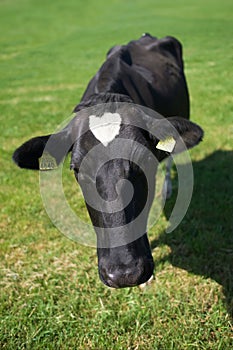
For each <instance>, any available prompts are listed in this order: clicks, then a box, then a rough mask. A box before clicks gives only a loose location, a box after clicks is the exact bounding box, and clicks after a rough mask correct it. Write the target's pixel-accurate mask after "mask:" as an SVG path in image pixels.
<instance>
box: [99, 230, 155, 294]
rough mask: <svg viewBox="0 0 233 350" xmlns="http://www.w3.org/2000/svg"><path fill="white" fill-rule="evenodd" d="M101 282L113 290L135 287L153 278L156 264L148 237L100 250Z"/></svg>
mask: <svg viewBox="0 0 233 350" xmlns="http://www.w3.org/2000/svg"><path fill="white" fill-rule="evenodd" d="M97 252H98V259H99V261H98V266H99V276H100V279H101V281H102V282H103V283H104V284H105V285H107V286H108V287H112V288H125V287H134V286H138V285H140V284H143V283H146V282H147V281H148V280H149V279H150V278H151V276H152V274H153V270H154V262H153V258H152V255H151V251H150V246H149V242H148V239H147V236H146V235H144V236H143V237H141V238H139V239H138V240H136V241H134V242H132V243H130V244H127V245H125V246H121V247H116V248H98V250H97Z"/></svg>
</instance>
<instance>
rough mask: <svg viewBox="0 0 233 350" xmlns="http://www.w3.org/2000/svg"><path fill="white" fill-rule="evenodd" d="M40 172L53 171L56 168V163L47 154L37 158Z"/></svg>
mask: <svg viewBox="0 0 233 350" xmlns="http://www.w3.org/2000/svg"><path fill="white" fill-rule="evenodd" d="M39 165H40V170H42V171H44V170H53V169H56V168H57V162H56V159H55V158H54V157H52V156H51V154H49V153H48V152H44V153H43V154H42V156H41V157H40V158H39Z"/></svg>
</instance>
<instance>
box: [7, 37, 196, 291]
mask: <svg viewBox="0 0 233 350" xmlns="http://www.w3.org/2000/svg"><path fill="white" fill-rule="evenodd" d="M137 105H141V106H146V107H149V108H151V109H153V110H154V111H157V112H159V113H160V114H162V115H163V116H164V117H166V118H167V119H165V120H164V119H159V120H157V119H156V120H153V118H152V120H151V118H149V119H148V116H147V115H146V112H145V111H144V110H143V109H141V108H140V107H138V106H137ZM98 106H100V107H98ZM74 112H75V113H76V116H75V117H74V119H73V120H72V121H71V122H70V123H69V124H68V125H67V127H65V128H64V129H63V130H62V131H61V132H60V133H58V134H55V135H52V142H50V144H51V146H49V148H48V146H46V144H49V142H48V143H47V141H48V140H51V135H48V136H42V137H37V138H33V139H31V140H29V141H27V142H26V143H25V144H23V145H22V146H21V147H19V148H18V149H17V150H16V151H15V153H14V155H13V159H14V161H15V162H16V163H17V164H18V165H19V166H20V167H25V168H31V169H39V158H40V157H41V156H42V154H43V151H44V149H45V148H46V147H47V149H46V151H47V152H49V153H50V155H51V156H52V157H54V158H55V159H56V161H57V162H58V163H59V162H60V161H61V159H62V158H63V157H64V156H65V155H66V153H68V152H69V151H71V152H72V155H71V168H72V169H73V170H74V173H75V177H76V179H77V182H78V183H79V184H80V186H81V189H82V191H83V194H84V198H85V201H86V205H87V209H88V212H89V214H90V217H91V220H92V223H93V226H94V228H95V231H96V234H97V254H98V267H99V275H100V278H101V280H102V281H103V282H104V283H105V284H106V285H108V286H110V287H115V288H118V287H127V286H135V285H139V284H141V283H144V282H146V281H147V280H148V279H149V278H150V277H151V275H152V273H153V268H154V263H153V258H152V255H151V251H150V246H149V242H148V238H147V232H146V226H147V219H148V215H149V210H150V207H151V204H152V201H153V197H154V191H155V174H156V170H157V164H158V162H160V161H161V160H162V159H164V158H165V157H167V156H168V155H169V154H170V153H176V152H179V151H181V150H182V146H181V143H180V141H179V138H182V139H183V141H182V142H183V144H185V146H186V147H187V148H190V147H193V146H195V145H196V144H198V142H199V141H200V140H201V138H202V136H203V132H202V129H201V128H200V127H199V126H198V125H196V124H194V123H191V122H190V121H188V117H189V97H188V90H187V84H186V80H185V77H184V72H183V61H182V51H181V45H180V43H179V42H178V41H177V40H176V39H174V38H171V37H167V38H164V39H161V40H158V39H156V38H154V37H152V36H150V35H149V34H146V35H143V36H142V37H141V38H140V39H138V40H136V41H131V42H130V43H129V44H127V45H125V46H115V47H113V48H112V49H111V50H110V51H109V52H108V54H107V59H106V61H105V62H104V64H103V65H102V67H101V68H100V70H99V71H98V72H97V74H96V75H95V76H94V78H93V79H92V80H91V81H90V83H89V85H88V87H87V89H86V91H85V93H84V95H83V97H82V99H81V102H80V103H79V104H78V105H77V106H76V107H75V109H74ZM176 115H178V116H179V117H172V116H176ZM148 120H149V121H148ZM165 121H166V122H165ZM150 130H151V131H152V130H156V133H153V132H150ZM167 138H169V139H172V140H173V141H172V142H173V144H172V147H171V149H169V151H168V149H166V148H165V150H164V148H161V146H159V145H160V142H161V141H163V140H164V139H165V140H166V139H167ZM170 146H171V145H169V147H170ZM93 150H97V151H95V152H94V151H93ZM125 152H126V153H127V156H125V155H126V153H125ZM86 159H88V161H86ZM154 159H156V160H157V162H154ZM83 164H84V165H83ZM129 183H130V184H131V185H130V186H131V187H130V186H129V185H128V184H129ZM132 189H133V190H132ZM131 190H132V193H131ZM131 194H132V197H131V199H130V201H129V202H128V198H129V197H130V195H131ZM95 196H96V197H95ZM95 198H96V199H95ZM117 200H118V202H117ZM119 203H120V204H121V206H120V207H119V206H117V205H118V204H119ZM114 205H115V207H114ZM113 208H115V209H114V210H113ZM141 213H143V214H142V215H141ZM138 218H140V220H138ZM116 242H117V243H116Z"/></svg>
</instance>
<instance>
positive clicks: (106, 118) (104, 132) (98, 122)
mask: <svg viewBox="0 0 233 350" xmlns="http://www.w3.org/2000/svg"><path fill="white" fill-rule="evenodd" d="M120 126H121V116H120V114H118V113H109V112H106V113H104V114H103V115H102V116H101V117H96V116H95V115H90V116H89V127H90V130H91V132H92V133H93V135H94V136H95V138H96V139H97V140H99V141H100V142H101V143H102V144H103V145H104V146H105V147H106V146H107V145H108V144H109V142H111V141H112V140H114V139H115V137H116V136H117V135H118V134H119V131H120Z"/></svg>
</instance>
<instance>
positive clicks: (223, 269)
mask: <svg viewBox="0 0 233 350" xmlns="http://www.w3.org/2000/svg"><path fill="white" fill-rule="evenodd" d="M193 170H194V179H195V180H194V181H195V184H194V191H193V197H192V201H191V204H190V207H189V209H188V212H187V214H186V216H185V218H184V219H183V221H182V223H181V224H180V226H179V227H178V228H177V229H176V230H175V231H174V232H172V233H169V234H168V233H163V234H161V235H160V237H159V238H158V239H156V240H153V241H152V242H151V247H152V249H154V248H155V247H156V246H158V245H160V244H166V245H168V246H169V247H170V248H171V253H170V254H169V255H168V256H167V257H165V260H166V261H169V262H170V263H171V264H172V265H174V266H177V267H179V268H182V269H185V270H187V271H189V272H192V273H194V274H197V275H201V276H204V277H210V278H211V279H213V280H215V281H216V282H217V283H219V284H220V285H222V287H223V292H224V295H225V300H226V304H227V309H228V312H229V314H230V315H231V317H232V318H233V185H232V173H233V152H231V151H216V152H214V153H213V154H211V155H210V156H208V157H207V158H205V159H204V160H202V161H200V162H194V163H193ZM174 185H175V186H174V187H176V185H177V178H175V179H174ZM174 192H175V191H174ZM175 200H176V193H174V195H173V196H172V198H171V199H170V200H169V201H168V202H167V203H166V206H165V215H166V217H167V218H169V217H170V214H171V210H172V208H173V206H174V204H175ZM155 264H156V261H155Z"/></svg>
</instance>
